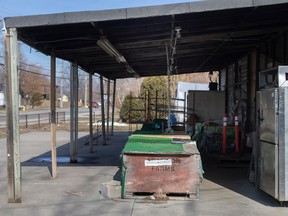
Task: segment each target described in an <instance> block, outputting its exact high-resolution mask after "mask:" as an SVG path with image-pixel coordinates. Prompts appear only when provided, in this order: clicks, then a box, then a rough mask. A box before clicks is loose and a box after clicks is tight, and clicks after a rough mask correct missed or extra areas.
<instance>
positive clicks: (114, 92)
mask: <svg viewBox="0 0 288 216" xmlns="http://www.w3.org/2000/svg"><path fill="white" fill-rule="evenodd" d="M115 101H116V79H115V80H114V85H113V102H112V125H111V135H112V136H113V135H114V118H115V116H114V115H115Z"/></svg>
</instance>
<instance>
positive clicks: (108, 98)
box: [107, 79, 110, 139]
mask: <svg viewBox="0 0 288 216" xmlns="http://www.w3.org/2000/svg"><path fill="white" fill-rule="evenodd" d="M109 107H110V79H108V83H107V139H108V136H109V118H110V113H109V112H110V110H109Z"/></svg>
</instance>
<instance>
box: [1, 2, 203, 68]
mask: <svg viewBox="0 0 288 216" xmlns="http://www.w3.org/2000/svg"><path fill="white" fill-rule="evenodd" d="M193 1H200V0H102V1H100V0H0V20H2V19H3V18H4V17H13V16H25V15H35V14H50V13H62V12H72V11H91V10H104V9H115V8H128V7H140V6H152V5H161V4H173V3H181V2H193ZM1 24H2V23H0V26H1ZM1 38H2V35H1V36H0V39H1ZM1 40H2V39H1ZM1 49H2V46H1V45H0V50H1ZM24 54H25V56H26V57H27V58H28V61H29V62H30V63H33V64H34V63H39V64H41V65H42V66H43V67H45V68H47V67H49V61H48V60H49V58H48V57H46V56H44V55H41V54H39V53H37V52H35V50H30V49H29V48H28V47H24ZM0 56H3V55H2V54H1V55H0ZM2 61H3V59H0V63H1V62H2Z"/></svg>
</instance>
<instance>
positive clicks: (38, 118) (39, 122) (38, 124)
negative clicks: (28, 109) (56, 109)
mask: <svg viewBox="0 0 288 216" xmlns="http://www.w3.org/2000/svg"><path fill="white" fill-rule="evenodd" d="M38 126H39V127H40V114H38Z"/></svg>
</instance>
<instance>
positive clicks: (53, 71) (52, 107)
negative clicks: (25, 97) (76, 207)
mask: <svg viewBox="0 0 288 216" xmlns="http://www.w3.org/2000/svg"><path fill="white" fill-rule="evenodd" d="M50 82H51V83H50V86H51V87H50V92H51V98H50V110H51V160H52V178H56V177H57V144H56V57H55V54H54V53H51V80H50Z"/></svg>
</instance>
